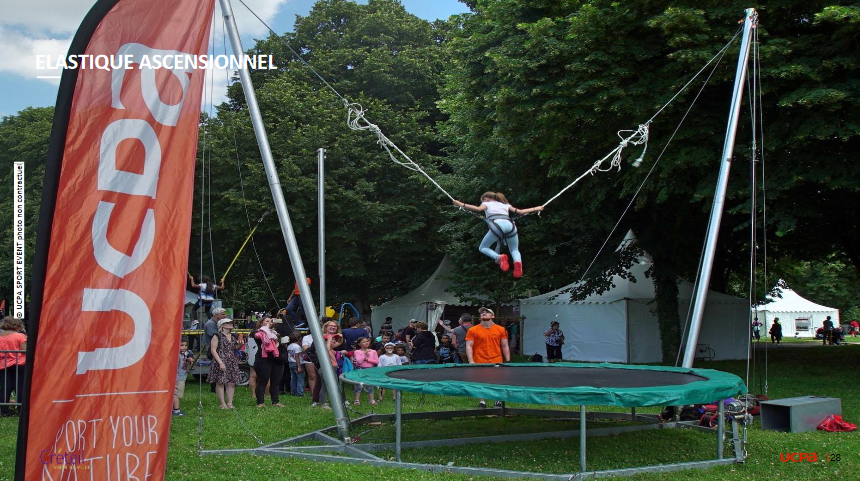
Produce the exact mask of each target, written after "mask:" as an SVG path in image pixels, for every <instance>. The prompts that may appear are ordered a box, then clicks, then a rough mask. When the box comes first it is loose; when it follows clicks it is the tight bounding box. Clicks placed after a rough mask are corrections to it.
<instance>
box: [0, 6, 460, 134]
mask: <svg viewBox="0 0 860 481" xmlns="http://www.w3.org/2000/svg"><path fill="white" fill-rule="evenodd" d="M94 3H95V1H94V0H25V1H17V0H0V117H2V116H5V115H13V114H15V113H17V112H18V111H19V110H22V109H24V108H26V107H47V106H53V105H54V103H55V102H56V100H57V86H58V85H59V83H60V80H59V79H37V78H36V77H37V76H39V75H41V76H46V75H59V72H58V71H56V72H51V71H45V70H38V69H37V68H36V56H37V55H50V56H51V57H52V58H54V59H56V58H58V57H61V56H64V55H65V54H66V52H67V51H68V48H69V44H70V43H71V41H72V37H73V36H74V34H75V31H76V30H77V28H78V26H79V25H80V23H81V21H82V20H83V18H84V16H85V15H86V14H87V12H88V11H89V9H90V8H91V7H92V5H93V4H94ZM245 3H247V4H248V6H249V7H250V8H252V9H253V10H254V11H255V12H256V13H257V15H259V16H260V17H261V18H262V19H263V20H265V21H266V23H268V24H269V25H270V26H271V27H272V28H273V29H274V30H275V31H276V32H278V33H283V32H286V31H290V30H292V28H293V22H294V20H295V17H296V15H302V16H304V15H307V14H308V12H310V10H311V7H313V5H314V3H315V0H245ZM358 3H367V0H358ZM400 3H401V4H403V6H404V7H405V8H406V11H408V12H410V13H412V14H414V15H416V16H418V17H421V18H424V19H426V20H431V21H432V20H435V19H437V18H448V17H449V16H451V15H454V14H457V13H464V12H467V11H468V8H467V7H466V6H465V5H464V4H462V3H460V2H459V0H401V2H400ZM215 5H216V6H215V20H216V21H218V22H219V24H218V26H219V28H217V29H215V32H216V35H215V38H216V45H221V44H222V42H221V32H220V31H221V29H220V18H221V9H220V8H219V6H218V2H216V3H215ZM233 13H234V15H235V16H236V23H237V25H238V28H239V32H240V34H241V37H242V45H243V47H244V48H245V49H247V48H249V47H251V46H252V45H253V44H254V39H255V38H263V37H265V36H266V34H267V30H266V28H265V27H264V26H263V25H262V24H260V22H259V21H258V20H257V19H255V18H254V17H253V16H252V15H251V14H250V13H249V12H248V10H247V9H246V8H245V7H244V6H242V4H241V3H239V2H238V1H233ZM208 73H211V74H212V75H215V76H216V77H215V82H212V84H214V85H215V87H214V88H213V91H212V92H211V93H209V92H204V99H210V98H211V99H212V100H213V103H214V104H216V105H217V104H219V103H221V100H222V99H223V98H224V94H225V92H226V76H227V73H226V72H225V71H223V70H222V71H218V70H209V71H208ZM221 79H223V80H221ZM209 84H210V82H207V84H206V85H207V86H208V85H209ZM205 108H206V105H204V109H205Z"/></svg>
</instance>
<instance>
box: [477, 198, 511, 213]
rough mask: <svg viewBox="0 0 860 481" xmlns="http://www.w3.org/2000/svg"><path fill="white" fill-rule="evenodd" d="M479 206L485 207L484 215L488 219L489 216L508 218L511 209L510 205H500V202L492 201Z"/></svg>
mask: <svg viewBox="0 0 860 481" xmlns="http://www.w3.org/2000/svg"><path fill="white" fill-rule="evenodd" d="M481 205H485V206H487V210H485V211H484V215H486V216H487V217H490V216H491V215H503V216H508V215H510V214H509V210H510V208H511V205H510V204H502V203H501V202H497V201H495V200H492V201H490V202H483V203H481Z"/></svg>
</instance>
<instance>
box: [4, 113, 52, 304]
mask: <svg viewBox="0 0 860 481" xmlns="http://www.w3.org/2000/svg"><path fill="white" fill-rule="evenodd" d="M53 117H54V109H53V108H48V107H42V108H27V109H24V110H22V111H20V112H18V114H17V115H10V116H7V117H3V118H2V119H0V166H2V167H3V168H2V171H0V225H2V226H3V228H2V229H0V251H2V252H3V253H4V255H3V257H2V258H3V262H0V299H10V300H11V297H12V289H13V279H12V276H13V267H14V266H13V264H12V252H13V249H12V247H13V245H14V239H13V229H12V219H13V215H14V208H13V206H14V201H15V197H14V195H13V192H14V191H13V180H14V179H13V173H14V170H13V168H12V166H13V162H24V179H25V180H24V233H25V242H24V249H25V250H24V254H25V261H26V266H25V269H24V273H25V280H24V282H25V292H26V295H27V296H29V294H30V278H31V276H32V271H33V269H32V267H31V266H32V265H33V254H34V253H35V248H36V226H37V225H38V224H39V208H40V206H41V200H42V199H41V197H42V184H43V181H44V177H45V156H46V155H47V154H48V138H49V137H50V135H51V123H52V121H53Z"/></svg>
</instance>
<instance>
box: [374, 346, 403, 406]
mask: <svg viewBox="0 0 860 481" xmlns="http://www.w3.org/2000/svg"><path fill="white" fill-rule="evenodd" d="M394 348H395V345H394V343H391V342H389V343H387V344H385V348H384V349H385V350H384V352H385V353H384V354H383V355H381V356H379V367H387V366H400V365H401V363H400V356H398V355H397V354H395V353H394ZM383 396H385V388H382V387H381V388H379V400H380V401H382V399H383ZM391 399H394V391H393V390H392V391H391Z"/></svg>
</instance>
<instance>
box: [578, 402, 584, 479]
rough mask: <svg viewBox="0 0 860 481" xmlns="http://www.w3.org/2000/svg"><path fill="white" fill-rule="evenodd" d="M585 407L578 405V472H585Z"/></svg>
mask: <svg viewBox="0 0 860 481" xmlns="http://www.w3.org/2000/svg"><path fill="white" fill-rule="evenodd" d="M585 434H586V433H585V405H584V404H580V405H579V471H580V472H582V473H584V472H585Z"/></svg>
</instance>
